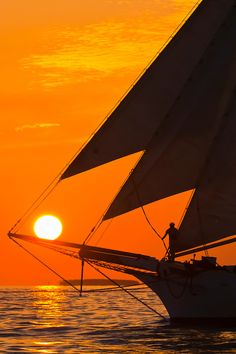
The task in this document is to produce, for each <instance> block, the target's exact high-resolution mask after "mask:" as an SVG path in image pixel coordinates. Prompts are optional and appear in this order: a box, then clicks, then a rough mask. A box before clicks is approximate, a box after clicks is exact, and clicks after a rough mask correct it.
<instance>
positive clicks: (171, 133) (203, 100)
mask: <svg viewBox="0 0 236 354" xmlns="http://www.w3.org/2000/svg"><path fill="white" fill-rule="evenodd" d="M235 40H236V8H235V7H234V8H233V7H232V10H231V11H230V12H229V13H228V15H227V18H224V25H222V26H221V27H220V28H219V29H218V31H217V33H216V34H215V36H213V38H212V42H210V43H209V46H208V49H207V50H206V51H205V53H204V55H203V56H202V60H201V61H200V62H199V64H198V65H197V66H196V67H195V70H193V73H192V75H191V76H190V78H189V80H188V82H187V83H186V85H185V87H184V88H183V90H182V91H181V93H180V95H179V97H178V99H177V100H176V102H175V104H174V105H173V106H172V108H171V109H170V111H169V112H168V117H167V118H166V119H165V120H164V121H163V123H162V124H161V125H160V127H159V129H157V131H156V133H155V135H154V137H153V139H152V140H151V142H150V144H149V145H148V147H147V150H146V152H145V154H144V155H143V157H142V159H141V160H140V162H139V164H138V165H137V166H136V168H135V170H134V171H133V173H132V174H131V176H130V178H129V179H128V180H127V182H126V183H125V185H124V186H123V188H122V189H121V191H120V193H119V194H118V196H117V197H116V199H115V200H114V201H113V203H112V205H111V206H110V208H109V210H108V211H107V213H106V215H105V217H104V218H105V219H108V218H111V217H114V216H117V215H120V214H123V213H125V212H128V211H130V210H133V209H135V208H137V207H139V206H141V205H144V204H147V203H150V202H153V201H156V200H159V199H162V198H165V197H168V196H171V195H173V194H177V193H180V192H183V191H186V190H190V189H194V188H196V186H197V185H198V182H199V178H200V176H201V174H202V170H203V168H204V166H205V164H206V160H207V158H208V156H209V155H210V153H211V150H212V145H213V144H214V140H215V137H216V136H217V135H218V131H219V129H220V127H221V125H222V120H224V117H225V113H226V112H227V111H228V109H229V105H230V104H231V100H232V94H233V89H234V87H235V85H236V80H235V77H234V75H233V72H234V69H235V62H236V55H235V53H236V45H235V43H236V42H235ZM235 119H236V117H235ZM235 231H236V230H235ZM183 239H184V237H183ZM191 242H194V241H193V240H192V241H191Z"/></svg>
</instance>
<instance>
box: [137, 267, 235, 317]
mask: <svg viewBox="0 0 236 354" xmlns="http://www.w3.org/2000/svg"><path fill="white" fill-rule="evenodd" d="M229 269H230V268H229ZM137 277H138V278H139V279H140V280H142V282H144V283H145V284H146V285H147V286H148V287H149V288H151V289H152V291H154V292H155V293H156V294H157V295H158V296H159V298H160V299H161V301H162V302H163V304H164V306H165V307H166V309H167V311H168V313H169V316H170V318H171V319H172V320H180V321H181V320H182V321H184V320H190V321H191V320H213V321H214V320H226V321H227V320H229V321H230V320H235V323H236V273H235V272H234V271H233V269H232V268H231V269H230V270H225V269H219V268H218V267H216V268H213V269H199V270H194V271H193V270H190V271H189V270H188V269H187V271H186V265H185V264H184V263H180V262H163V263H162V264H161V266H160V269H159V275H158V276H157V277H155V276H150V275H145V274H139V275H138V274H137Z"/></svg>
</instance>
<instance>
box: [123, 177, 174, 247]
mask: <svg viewBox="0 0 236 354" xmlns="http://www.w3.org/2000/svg"><path fill="white" fill-rule="evenodd" d="M130 177H131V180H132V182H133V186H134V191H135V193H136V196H137V199H138V202H139V204H140V208H141V210H142V212H143V215H144V217H145V219H146V221H147V223H148V225H149V226H150V227H151V229H152V230H153V231H154V233H155V234H156V235H157V237H158V238H159V239H160V240H161V241H162V243H163V245H164V247H165V250H166V253H167V252H168V249H167V247H166V244H165V241H164V240H163V239H162V237H161V235H160V234H159V232H158V231H157V230H156V228H155V227H154V226H153V225H152V223H151V221H150V220H149V218H148V216H147V213H146V211H145V209H144V206H143V204H142V201H141V198H140V195H139V191H138V188H137V186H136V183H135V181H134V177H133V174H131V176H130Z"/></svg>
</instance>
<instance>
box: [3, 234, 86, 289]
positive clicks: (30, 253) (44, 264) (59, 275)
mask: <svg viewBox="0 0 236 354" xmlns="http://www.w3.org/2000/svg"><path fill="white" fill-rule="evenodd" d="M9 237H10V236H9ZM10 239H11V240H12V241H13V242H15V243H16V244H17V245H18V246H19V247H20V248H22V249H23V250H24V251H25V252H26V253H28V254H29V255H30V256H31V257H33V258H34V259H36V260H37V261H38V262H39V263H41V264H42V265H43V266H44V267H46V268H47V269H48V270H49V271H50V272H52V273H53V274H55V275H56V276H57V277H59V278H60V279H61V280H63V281H64V282H65V283H66V284H68V285H70V286H71V287H72V288H73V289H74V290H75V291H77V292H79V293H80V290H79V289H78V288H77V287H76V286H74V285H73V284H72V283H71V282H70V281H69V280H67V279H66V278H64V277H63V276H62V275H61V274H59V273H58V272H57V271H55V270H54V269H53V268H52V267H50V266H49V265H48V264H46V263H45V262H44V261H42V260H41V259H40V258H39V257H37V256H36V255H35V254H33V253H32V252H31V251H29V250H28V249H27V248H26V247H24V246H23V245H22V244H21V243H19V242H18V241H16V240H15V239H14V238H12V237H10Z"/></svg>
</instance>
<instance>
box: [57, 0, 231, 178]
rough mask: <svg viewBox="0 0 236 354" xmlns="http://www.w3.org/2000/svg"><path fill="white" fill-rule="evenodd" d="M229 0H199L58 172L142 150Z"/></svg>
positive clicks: (70, 172)
mask: <svg viewBox="0 0 236 354" xmlns="http://www.w3.org/2000/svg"><path fill="white" fill-rule="evenodd" d="M232 4H233V0H217V1H215V0H207V1H203V2H202V3H201V4H200V5H199V7H198V8H197V10H195V12H194V13H193V14H192V16H191V18H190V19H189V20H188V21H187V22H186V23H185V24H184V25H183V27H182V28H181V29H180V30H179V32H178V33H177V34H176V35H175V37H174V38H173V39H172V40H171V42H170V43H169V44H168V45H167V47H166V48H165V49H164V50H163V52H162V53H161V54H160V55H159V56H158V58H157V59H156V60H155V61H154V62H153V63H152V65H151V66H150V67H149V68H148V69H147V70H146V72H145V73H144V74H143V76H142V77H141V78H140V79H139V81H138V82H137V83H136V84H135V86H134V87H133V88H132V89H131V91H130V92H129V93H128V94H127V96H126V97H125V98H124V99H123V101H122V102H121V103H120V104H119V105H118V107H117V108H116V109H115V110H114V111H113V112H112V114H111V115H110V117H109V118H108V119H107V120H106V121H105V123H104V124H103V125H102V127H101V128H100V129H99V130H98V131H97V132H96V133H95V135H94V136H93V137H92V139H91V140H90V142H89V143H88V144H87V145H86V146H85V147H84V148H83V149H82V151H81V152H80V154H79V155H78V156H77V157H76V158H75V159H74V160H73V161H72V163H71V164H70V165H69V167H68V168H67V169H66V170H65V172H64V173H63V175H62V177H61V178H62V179H63V178H67V177H70V176H73V175H75V174H77V173H80V172H83V171H86V170H88V169H90V168H93V167H96V166H99V165H101V164H104V163H106V162H109V161H112V160H115V159H117V158H120V157H122V156H126V155H129V154H131V153H134V152H137V151H141V150H145V149H146V147H147V145H148V144H149V142H150V140H151V138H152V136H153V134H154V132H155V131H156V130H157V128H158V127H159V126H160V123H161V122H162V121H163V120H164V119H165V118H166V115H167V114H168V112H169V110H170V109H171V107H172V105H173V104H174V102H175V100H176V99H177V98H178V96H179V93H180V92H181V91H182V89H183V87H184V86H185V84H186V82H187V80H188V79H189V77H190V75H191V73H192V71H193V70H194V68H195V66H196V65H197V64H198V62H199V61H200V60H201V58H202V56H203V54H204V52H205V51H206V49H207V48H208V45H209V43H210V42H212V38H214V36H215V33H216V32H217V30H218V29H219V27H220V26H221V25H222V23H223V21H224V19H225V17H226V16H227V13H228V11H229V10H230V8H231V6H232Z"/></svg>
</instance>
